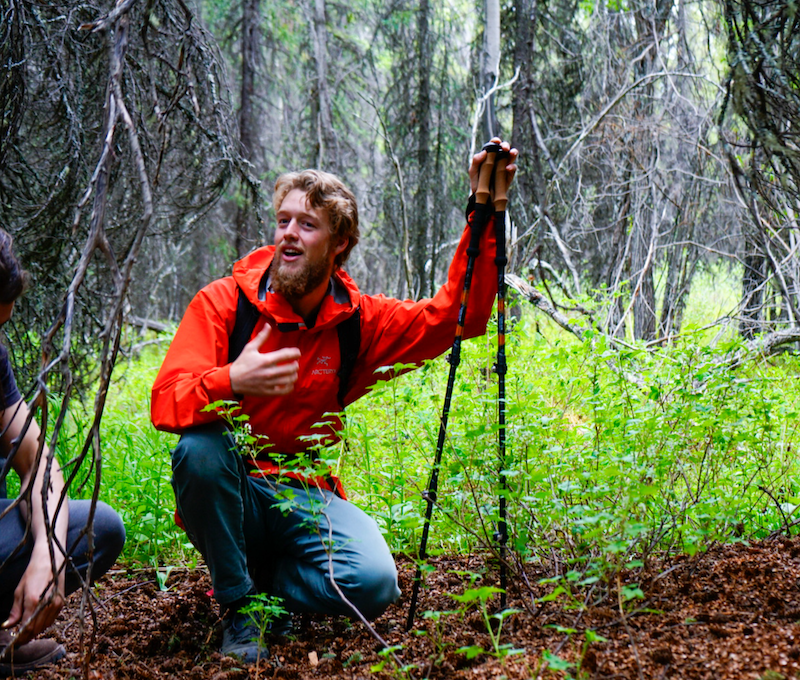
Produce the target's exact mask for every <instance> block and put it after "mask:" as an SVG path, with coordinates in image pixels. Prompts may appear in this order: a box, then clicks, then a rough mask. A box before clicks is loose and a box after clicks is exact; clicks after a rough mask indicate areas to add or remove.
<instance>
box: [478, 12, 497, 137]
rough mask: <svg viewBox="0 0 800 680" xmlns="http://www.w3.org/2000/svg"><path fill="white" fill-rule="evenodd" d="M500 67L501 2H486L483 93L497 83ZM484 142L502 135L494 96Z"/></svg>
mask: <svg viewBox="0 0 800 680" xmlns="http://www.w3.org/2000/svg"><path fill="white" fill-rule="evenodd" d="M499 66H500V0H486V26H485V27H484V32H483V59H482V63H481V80H482V83H483V92H484V94H486V93H487V92H489V91H490V90H491V89H492V87H493V86H494V84H495V82H496V81H497V76H498V68H499ZM483 134H484V137H485V138H484V139H483V142H488V141H489V140H490V139H491V138H492V137H494V136H495V135H499V134H500V126H499V125H498V123H497V118H496V117H495V110H494V95H492V96H490V97H489V98H488V99H487V100H486V108H485V109H484V112H483Z"/></svg>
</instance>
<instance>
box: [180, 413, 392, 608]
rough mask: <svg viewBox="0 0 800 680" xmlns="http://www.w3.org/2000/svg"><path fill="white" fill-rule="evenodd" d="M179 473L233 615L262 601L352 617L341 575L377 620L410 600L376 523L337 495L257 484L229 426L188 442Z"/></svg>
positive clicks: (183, 508) (183, 507) (219, 591)
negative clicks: (237, 605) (262, 596)
mask: <svg viewBox="0 0 800 680" xmlns="http://www.w3.org/2000/svg"><path fill="white" fill-rule="evenodd" d="M172 471H173V478H172V485H173V488H174V490H175V497H176V501H177V506H178V514H179V515H180V517H181V519H182V521H183V523H184V525H185V527H186V532H187V534H188V536H189V538H190V540H191V541H192V543H194V545H195V546H196V547H197V549H198V550H199V551H200V553H201V554H202V555H203V557H204V558H205V561H206V563H207V564H208V568H209V571H210V572H211V581H212V584H213V586H214V597H215V598H216V599H217V601H218V602H219V603H220V604H221V605H222V606H223V607H224V606H225V605H227V604H231V603H234V602H236V601H237V600H239V599H241V598H242V597H244V596H246V595H248V594H252V593H254V592H262V593H267V594H269V595H272V596H277V597H281V598H283V599H284V606H285V607H286V609H287V610H289V611H292V612H318V613H322V614H334V615H352V614H353V610H352V609H351V608H350V607H349V606H348V605H347V604H346V603H345V602H344V601H343V600H342V598H341V597H340V596H339V594H338V593H337V592H336V588H335V587H334V586H333V585H332V583H331V578H330V575H331V573H332V574H333V577H334V579H335V583H336V584H337V585H338V587H339V588H340V589H341V591H342V593H343V594H344V596H345V597H346V598H347V599H348V600H349V601H350V602H351V603H352V604H353V605H354V606H355V607H356V608H357V609H358V610H359V611H360V612H361V614H363V615H364V616H365V617H366V618H368V619H373V618H375V617H376V616H378V615H380V614H381V613H383V611H384V610H385V609H386V608H387V607H388V606H389V605H390V604H391V603H392V602H394V601H395V600H396V599H397V598H398V597H400V589H399V588H398V587H397V569H396V567H395V564H394V560H393V559H392V555H391V553H390V552H389V547H388V546H387V545H386V541H385V540H384V539H383V536H382V535H381V533H380V531H379V530H378V525H377V524H376V523H375V521H374V520H373V519H372V518H371V517H369V516H368V515H367V514H366V513H365V512H363V511H362V510H360V509H359V508H357V507H356V506H355V505H353V504H352V503H349V502H347V501H345V500H342V499H341V498H339V497H338V496H336V495H335V494H333V493H331V492H329V491H323V490H320V489H317V488H316V487H309V488H302V487H299V488H298V487H295V486H287V485H285V484H279V483H277V482H276V481H275V480H274V479H271V478H263V477H259V478H257V477H252V476H250V475H248V474H247V470H246V468H245V465H244V462H243V461H242V457H241V455H239V453H238V451H237V450H236V446H235V444H234V442H233V438H232V437H231V436H230V433H229V432H228V430H227V429H226V428H225V427H224V426H223V425H221V424H220V425H217V424H213V425H207V426H201V427H197V428H193V429H192V430H190V431H188V432H186V433H185V434H184V435H183V436H182V437H181V439H180V442H179V443H178V446H177V448H176V449H175V450H174V451H173V453H172ZM287 496H288V497H291V500H288V501H287ZM282 504H283V505H282Z"/></svg>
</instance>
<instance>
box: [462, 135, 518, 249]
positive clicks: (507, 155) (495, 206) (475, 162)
mask: <svg viewBox="0 0 800 680" xmlns="http://www.w3.org/2000/svg"><path fill="white" fill-rule="evenodd" d="M516 159H517V150H516V149H512V148H511V145H510V144H509V143H508V142H503V141H501V140H500V138H499V137H494V138H492V140H491V141H490V142H488V143H487V144H485V145H484V146H483V148H482V149H481V150H480V151H479V152H478V153H477V154H475V155H474V156H473V157H472V163H471V164H470V168H469V180H470V188H471V190H472V195H471V196H470V200H469V205H468V206H467V221H468V222H469V225H470V229H471V230H472V232H471V237H470V245H469V250H468V251H467V253H468V255H469V256H471V257H477V255H478V252H479V250H480V239H481V235H482V234H483V230H484V229H485V228H486V225H487V224H488V222H489V218H490V217H491V216H492V215H493V214H494V212H495V210H505V207H506V202H507V198H506V196H507V191H508V187H509V185H510V184H511V181H512V179H513V178H514V173H515V172H516V170H517V166H516ZM500 204H502V205H500Z"/></svg>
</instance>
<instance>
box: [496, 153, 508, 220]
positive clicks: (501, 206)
mask: <svg viewBox="0 0 800 680" xmlns="http://www.w3.org/2000/svg"><path fill="white" fill-rule="evenodd" d="M508 159H509V155H508V154H502V155H500V157H499V158H497V160H496V161H495V166H496V167H495V172H494V209H495V211H496V212H505V210H506V206H507V205H508V173H507V172H506V166H507V165H508Z"/></svg>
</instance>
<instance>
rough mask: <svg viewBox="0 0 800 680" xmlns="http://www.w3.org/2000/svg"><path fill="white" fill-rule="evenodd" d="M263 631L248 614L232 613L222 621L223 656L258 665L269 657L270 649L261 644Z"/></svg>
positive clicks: (221, 650)
mask: <svg viewBox="0 0 800 680" xmlns="http://www.w3.org/2000/svg"><path fill="white" fill-rule="evenodd" d="M260 637H261V631H260V630H259V629H258V626H257V625H256V624H255V622H254V621H253V619H251V618H250V616H249V615H248V614H240V613H239V612H230V613H228V614H227V615H226V616H225V618H223V619H222V648H221V649H220V653H221V654H222V655H223V656H235V657H237V658H238V659H239V660H240V661H242V663H247V664H251V663H257V662H258V660H259V659H266V658H267V657H268V656H269V649H267V647H266V646H265V645H263V644H261V643H260V642H261V641H260Z"/></svg>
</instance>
